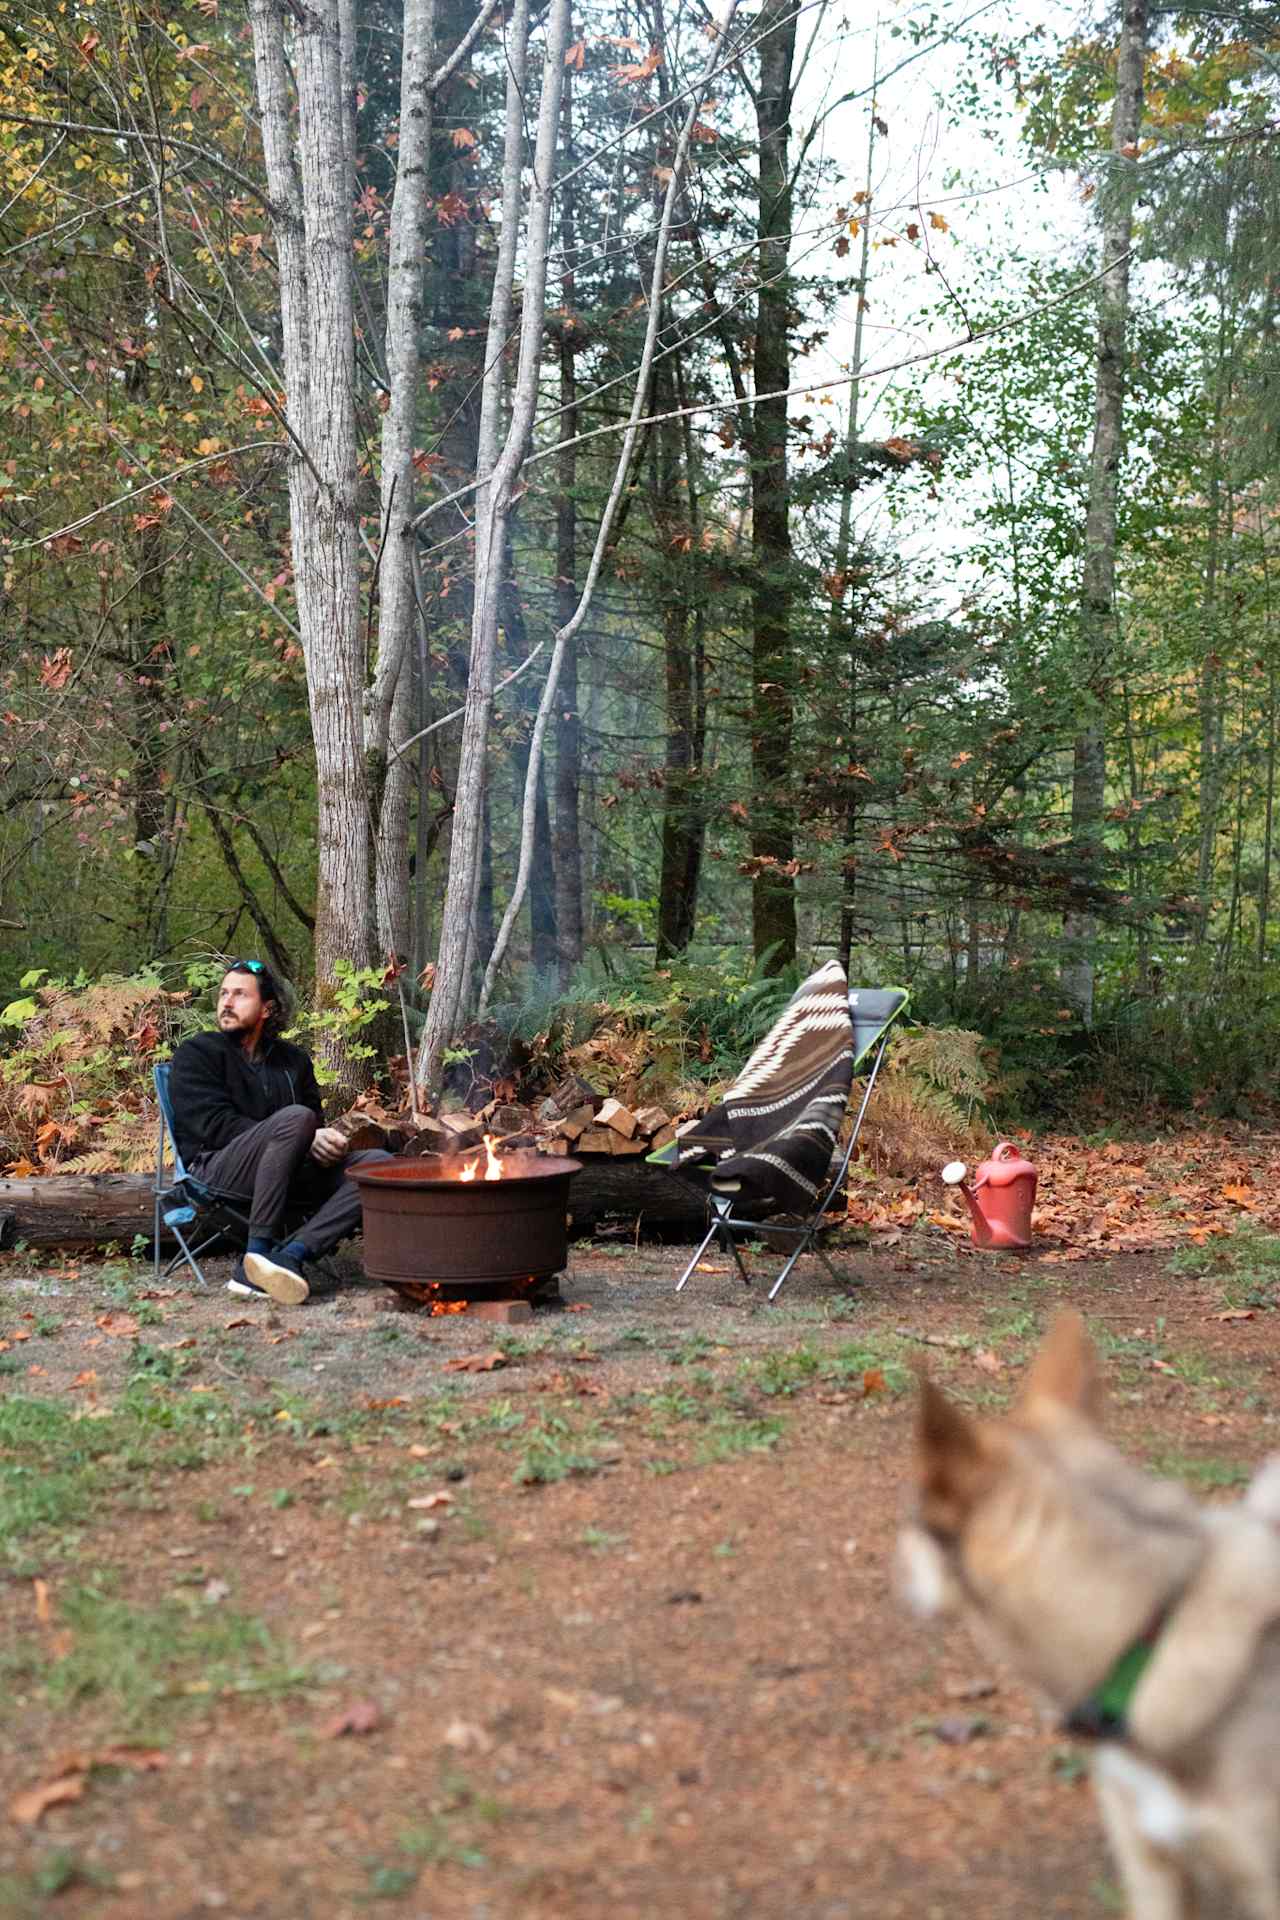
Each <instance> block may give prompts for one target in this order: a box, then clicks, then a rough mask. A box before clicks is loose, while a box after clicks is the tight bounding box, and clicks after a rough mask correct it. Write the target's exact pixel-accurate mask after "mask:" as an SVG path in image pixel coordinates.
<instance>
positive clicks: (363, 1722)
mask: <svg viewBox="0 0 1280 1920" xmlns="http://www.w3.org/2000/svg"><path fill="white" fill-rule="evenodd" d="M381 1725H382V1709H381V1707H380V1706H379V1705H378V1703H377V1701H376V1700H353V1701H352V1702H351V1705H350V1706H349V1707H344V1708H343V1710H342V1712H341V1713H336V1714H335V1715H334V1717H333V1719H332V1720H329V1721H326V1723H325V1724H324V1726H323V1727H321V1729H320V1738H321V1739H322V1740H338V1739H340V1738H341V1737H342V1735H343V1734H345V1733H376V1732H377V1730H378V1728H379V1727H380V1726H381Z"/></svg>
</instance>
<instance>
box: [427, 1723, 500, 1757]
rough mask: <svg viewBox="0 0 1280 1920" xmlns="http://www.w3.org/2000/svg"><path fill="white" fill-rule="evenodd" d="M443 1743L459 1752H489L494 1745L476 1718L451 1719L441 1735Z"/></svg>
mask: <svg viewBox="0 0 1280 1920" xmlns="http://www.w3.org/2000/svg"><path fill="white" fill-rule="evenodd" d="M440 1740H441V1744H442V1745H443V1746H446V1747H453V1748H454V1749H455V1751H457V1752H458V1753H488V1752H489V1750H490V1748H491V1747H492V1746H493V1741H492V1740H491V1739H490V1738H489V1736H488V1734H487V1733H486V1732H485V1730H484V1728H483V1727H478V1726H477V1725H476V1723H475V1721H474V1720H451V1721H450V1722H449V1724H448V1726H447V1727H446V1728H445V1730H444V1732H443V1733H442V1734H441V1736H440Z"/></svg>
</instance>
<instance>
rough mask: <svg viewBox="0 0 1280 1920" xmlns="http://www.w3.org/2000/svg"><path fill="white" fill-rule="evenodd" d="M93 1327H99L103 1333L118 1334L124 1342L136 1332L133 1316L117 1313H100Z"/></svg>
mask: <svg viewBox="0 0 1280 1920" xmlns="http://www.w3.org/2000/svg"><path fill="white" fill-rule="evenodd" d="M94 1325H95V1326H99V1327H101V1328H102V1331H103V1332H104V1333H115V1334H119V1336H120V1337H121V1339H124V1340H130V1339H132V1338H133V1335H134V1334H135V1333H137V1331H138V1323H137V1321H136V1320H135V1319H134V1317H133V1315H132V1314H131V1313H121V1312H119V1311H115V1312H112V1313H100V1314H99V1315H98V1317H97V1320H96V1321H95V1322H94Z"/></svg>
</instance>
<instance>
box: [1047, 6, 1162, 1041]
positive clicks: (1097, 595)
mask: <svg viewBox="0 0 1280 1920" xmlns="http://www.w3.org/2000/svg"><path fill="white" fill-rule="evenodd" d="M1146 45H1147V0H1124V16H1123V21H1122V25H1121V29H1120V46H1119V50H1118V54H1117V60H1116V93H1115V101H1114V104H1113V106H1112V109H1111V174H1110V178H1109V181H1108V188H1107V196H1106V201H1105V203H1104V215H1103V230H1102V280H1101V285H1100V289H1099V294H1098V348H1097V366H1096V372H1095V376H1094V378H1095V386H1094V413H1093V451H1092V455H1091V459H1090V465H1089V505H1088V510H1087V513H1086V517H1085V529H1084V566H1083V572H1082V578H1081V592H1080V646H1081V660H1082V663H1083V676H1082V677H1083V688H1082V691H1083V704H1084V715H1085V717H1084V724H1083V725H1082V726H1081V727H1080V730H1079V732H1078V733H1077V735H1076V740H1075V747H1074V751H1073V756H1072V760H1073V765H1072V781H1071V837H1072V841H1073V843H1074V846H1075V851H1076V858H1077V861H1078V863H1079V870H1080V872H1081V874H1082V876H1083V877H1084V878H1085V879H1092V878H1094V877H1095V876H1096V875H1097V873H1098V871H1099V860H1100V855H1101V853H1102V836H1103V815H1104V812H1105V809H1106V793H1107V762H1106V734H1105V723H1106V705H1107V694H1108V687H1109V681H1110V668H1111V658H1112V653H1113V641H1114V624H1115V586H1116V491H1117V484H1118V476H1119V468H1120V459H1121V454H1122V452H1123V438H1122V435H1123V425H1124V400H1125V387H1126V365H1125V354H1126V334H1127V330H1128V320H1129V251H1130V248H1131V246H1132V244H1133V204H1134V198H1135V194H1136V191H1137V181H1136V177H1135V160H1136V157H1137V142H1138V134H1139V130H1140V128H1141V124H1142V84H1143V60H1144V56H1145V53H1146ZM1062 935H1063V960H1062V973H1061V984H1062V991H1063V993H1064V995H1065V996H1066V998H1067V999H1068V1000H1069V1001H1070V1002H1071V1003H1072V1005H1073V1006H1074V1007H1075V1008H1076V1010H1077V1012H1078V1013H1079V1014H1080V1017H1081V1019H1082V1020H1083V1022H1084V1024H1085V1025H1086V1026H1092V1024H1093V977H1094V955H1093V948H1094V941H1095V939H1096V937H1097V918H1096V916H1095V915H1094V914H1093V913H1092V912H1091V911H1089V910H1087V909H1077V910H1074V911H1072V912H1070V913H1068V914H1066V915H1065V916H1064V918H1063V924H1062Z"/></svg>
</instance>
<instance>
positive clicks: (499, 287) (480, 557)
mask: <svg viewBox="0 0 1280 1920" xmlns="http://www.w3.org/2000/svg"><path fill="white" fill-rule="evenodd" d="M567 39H568V7H567V0H553V14H552V24H551V25H549V27H548V32H547V47H546V53H545V57H544V66H543V111H542V113H541V115H540V119H539V129H538V151H537V156H536V159H535V176H536V177H535V183H534V189H533V195H532V199H531V205H530V212H529V233H528V242H527V245H528V253H529V260H528V267H527V272H526V280H525V288H524V298H523V301H522V311H521V341H520V364H519V369H518V372H517V393H516V401H515V406H514V408H513V417H512V422H511V427H510V430H509V432H508V436H507V442H506V445H505V446H504V447H503V450H502V454H501V455H499V453H498V446H499V428H500V408H501V402H502V390H503V368H504V365H505V355H506V347H507V334H508V331H509V327H510V320H511V308H512V290H513V286H514V280H515V264H516V243H517V239H518V235H519V229H520V200H521V195H520V186H521V162H522V156H523V151H524V107H525V71H526V67H527V63H528V46H529V9H528V0H516V8H515V14H514V18H513V20H512V25H511V32H510V35H509V38H508V44H507V110H506V133H505V143H504V148H503V164H502V225H501V229H500V233H499V242H498V262H497V266H496V268H495V270H494V280H493V294H492V298H491V300H490V304H489V327H488V338H487V341H486V347H485V371H484V383H483V390H482V395H481V403H480V436H479V449H478V453H477V459H476V473H477V477H478V478H479V479H481V480H482V481H483V485H482V486H481V487H480V488H479V489H478V491H477V493H476V501H475V529H476V534H475V557H474V595H475V599H474V605H473V608H472V616H471V654H470V660H469V663H468V669H467V695H466V711H465V714H464V716H463V722H462V747H461V754H460V758H459V764H458V781H457V788H456V792H455V796H454V824H453V840H452V846H451V849H450V857H449V879H448V885H447V888H446V892H445V903H444V916H443V922H442V925H441V930H440V948H439V954H438V957H437V962H436V984H435V988H434V990H433V992H432V995H431V1004H430V1006H429V1008H428V1011H427V1023H426V1028H425V1031H424V1033H423V1038H422V1046H421V1049H420V1051H419V1058H418V1067H417V1071H418V1078H419V1082H420V1083H421V1085H422V1086H423V1087H424V1089H426V1090H428V1091H429V1090H430V1089H431V1088H432V1087H433V1086H434V1085H435V1084H436V1082H437V1081H438V1079H439V1075H440V1063H441V1057H442V1055H443V1052H444V1049H445V1047H446V1045H447V1044H448V1042H449V1040H450V1039H451V1038H452V1037H453V1034H454V1033H455V1031H456V1030H457V1028H458V1027H459V1026H460V1025H461V1024H462V1022H463V1020H464V1019H465V1016H466V1013H467V1011H468V1008H469V1005H470V999H471V979H470V972H471V969H470V967H469V965H468V954H469V953H470V952H472V951H473V950H474V946H475V926H474V920H475V910H476V900H477V894H478V889H479V884H480V865H481V846H480V840H481V827H482V822H483V817H484V787H485V760H486V755H487V751H488V742H489V717H490V711H491V709H492V705H493V656H494V647H495V644H496V639H497V627H498V585H499V578H498V576H499V574H500V571H501V565H502V558H503V553H504V548H505V526H506V515H507V511H508V507H509V504H510V495H511V489H512V485H513V483H514V480H515V474H516V472H517V470H518V468H519V465H520V463H521V462H522V460H523V458H524V451H525V445H526V443H527V438H528V432H529V427H530V424H531V422H532V402H533V388H534V387H535V386H536V381H537V371H538V356H539V350H540V348H541V342H542V328H543V324H544V315H543V295H544V292H545V285H546V280H545V276H546V231H545V228H546V223H547V222H549V220H550V213H551V175H552V171H553V168H552V160H553V157H554V151H555V136H556V126H557V123H558V119H559V112H560V90H561V88H562V86H563V84H564V48H565V43H566V41H567ZM549 107H553V108H554V114H553V117H551V119H550V127H549V131H548V128H547V124H546V123H547V118H548V114H547V109H548V108H549ZM535 205H536V207H537V215H538V217H539V218H540V219H541V221H542V223H543V228H544V230H543V234H542V242H541V245H540V246H538V245H537V243H536V235H535Z"/></svg>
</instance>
